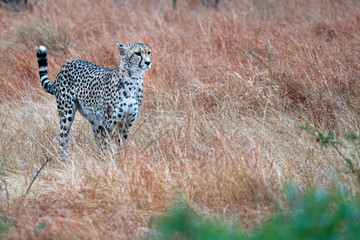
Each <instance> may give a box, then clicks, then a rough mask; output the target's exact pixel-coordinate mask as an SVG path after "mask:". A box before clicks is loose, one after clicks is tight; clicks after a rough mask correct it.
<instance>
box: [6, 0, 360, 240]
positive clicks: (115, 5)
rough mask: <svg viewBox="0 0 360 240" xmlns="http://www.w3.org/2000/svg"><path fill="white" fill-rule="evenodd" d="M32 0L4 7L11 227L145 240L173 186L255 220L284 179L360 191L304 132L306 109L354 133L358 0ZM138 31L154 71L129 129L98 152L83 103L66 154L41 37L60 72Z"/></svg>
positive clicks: (201, 203) (206, 206) (172, 196)
mask: <svg viewBox="0 0 360 240" xmlns="http://www.w3.org/2000/svg"><path fill="white" fill-rule="evenodd" d="M28 2H29V3H28V4H27V5H24V4H20V6H19V11H17V12H16V11H8V10H6V9H5V8H0V31H1V34H0V52H1V54H0V72H1V74H0V111H1V115H0V157H1V158H0V159H1V170H0V172H1V173H4V174H2V177H1V180H0V183H1V184H0V186H1V188H0V216H2V217H5V218H7V219H10V221H11V224H10V230H9V232H8V233H7V234H6V235H4V236H3V237H4V238H5V239H20V238H21V239H77V238H81V239H140V238H147V237H148V236H149V234H150V233H151V226H152V223H153V222H154V219H155V218H156V217H157V216H159V215H160V214H162V213H164V212H165V211H166V209H167V208H168V207H169V206H171V205H172V203H173V202H174V201H175V200H176V199H177V198H179V197H181V198H183V199H185V200H186V201H187V202H188V203H189V204H190V206H191V207H192V208H193V209H194V210H195V211H197V212H198V213H200V214H204V215H205V216H209V217H219V218H222V219H225V220H226V221H228V222H230V223H237V222H239V223H240V224H241V225H243V226H245V227H249V228H252V227H254V226H256V225H258V224H259V223H260V221H261V220H262V219H264V218H266V217H267V214H268V213H269V212H270V210H271V209H272V208H273V207H274V206H275V205H281V204H283V203H284V202H286V197H285V195H284V184H286V183H289V182H291V183H294V184H297V185H298V186H300V187H301V188H307V187H317V186H321V187H325V188H328V189H333V188H335V187H342V188H344V189H347V190H349V191H351V192H352V193H353V194H356V193H358V192H359V188H358V186H357V185H356V181H355V178H354V177H353V176H352V175H349V174H345V173H344V172H343V171H339V170H338V169H339V168H342V166H343V162H341V160H339V159H338V158H336V157H334V154H333V152H332V151H331V150H327V151H326V152H324V151H323V150H322V149H321V148H320V147H319V146H318V145H317V143H316V142H315V141H313V139H311V138H310V135H309V134H308V133H306V132H303V131H300V130H299V128H298V125H300V124H302V123H304V122H305V121H306V120H307V119H311V120H312V121H314V122H316V123H318V124H319V128H320V129H322V130H324V131H326V130H327V129H330V128H331V129H333V130H334V132H335V136H336V137H337V138H341V137H342V136H343V133H344V132H345V131H356V132H358V131H359V127H360V122H359V119H360V97H359V96H360V2H359V1H357V0H343V1H340V0H317V1H310V0H305V1H296V0H288V1H285V0H280V1H275V0H252V1H251V0H247V1H246V0H232V1H231V0H220V2H219V6H218V10H215V9H214V8H211V7H209V8H206V7H205V6H203V5H202V4H201V1H200V0H183V1H178V6H177V9H176V10H173V9H172V1H171V0H159V1H155V0H146V1H145V0H133V1H131V0H124V1H120V0H113V1H111V0H104V1H95V0H89V1H85V0H77V1H70V0H54V1H45V0H38V1H35V0H34V1H31V0H30V1H28ZM138 41H143V42H145V43H147V44H148V45H150V46H151V47H152V50H153V67H152V69H151V70H150V71H148V72H146V73H145V74H144V102H143V105H142V108H141V111H140V113H139V117H138V119H137V120H136V124H135V125H134V126H133V128H132V129H131V132H130V139H129V141H128V142H127V144H126V145H125V146H119V145H117V144H115V143H113V144H111V146H110V149H109V150H108V151H107V150H101V149H99V148H98V147H97V145H96V143H95V140H94V138H93V136H92V132H91V129H90V126H89V124H88V122H87V121H86V120H85V119H83V118H82V116H81V115H80V114H77V115H76V120H75V122H74V124H73V127H72V131H71V137H70V147H69V150H68V159H67V161H60V159H58V158H57V157H56V151H57V149H58V131H59V125H58V121H59V120H58V115H57V110H56V104H55V98H54V97H53V96H51V95H49V94H47V93H46V92H45V91H44V90H43V89H42V87H41V85H40V79H39V76H38V67H37V62H36V56H35V51H36V49H37V46H39V45H41V44H42V45H45V46H46V47H47V48H48V60H49V66H48V69H49V76H50V80H51V81H53V80H54V79H55V76H56V74H57V73H58V71H59V70H60V67H61V66H62V65H63V64H64V63H65V62H66V61H70V60H76V59H83V60H88V61H90V62H93V63H95V64H98V65H103V66H106V67H112V66H115V65H116V64H118V63H119V59H120V57H119V54H118V52H117V49H116V46H115V43H117V42H119V43H121V44H126V43H130V42H138ZM53 155H54V156H55V157H54V159H53V160H51V161H50V162H49V164H47V165H46V166H45V168H44V169H43V170H42V171H41V172H40V174H39V176H38V177H37V179H36V181H35V182H34V184H33V186H32V188H31V189H30V191H29V193H28V194H27V195H26V196H24V194H25V191H26V189H27V187H28V186H29V184H30V182H31V180H32V179H33V177H34V176H35V174H36V172H37V170H38V169H39V168H40V166H41V165H42V164H43V163H44V161H45V160H46V159H47V158H49V157H51V156H53ZM5 186H6V188H7V189H5Z"/></svg>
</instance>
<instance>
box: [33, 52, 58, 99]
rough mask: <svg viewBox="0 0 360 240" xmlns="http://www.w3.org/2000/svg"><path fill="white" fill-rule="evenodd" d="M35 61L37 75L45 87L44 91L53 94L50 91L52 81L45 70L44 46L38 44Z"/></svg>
mask: <svg viewBox="0 0 360 240" xmlns="http://www.w3.org/2000/svg"><path fill="white" fill-rule="evenodd" d="M36 56H37V62H38V64H39V75H40V81H41V85H42V86H43V88H44V89H45V91H46V92H48V93H50V94H54V93H53V91H52V85H53V84H52V83H51V82H50V80H49V76H48V72H47V65H48V63H47V57H46V47H44V46H40V47H39V48H38V50H37V52H36Z"/></svg>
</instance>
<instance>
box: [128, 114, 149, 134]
mask: <svg viewBox="0 0 360 240" xmlns="http://www.w3.org/2000/svg"><path fill="white" fill-rule="evenodd" d="M149 118H150V116H149V117H147V118H146V119H145V120H144V121H142V122H141V123H140V125H139V126H138V127H137V128H136V130H135V131H134V133H133V134H132V135H131V138H132V137H133V136H134V135H135V133H137V131H138V130H139V129H140V128H141V126H142V125H143V124H144V123H145V122H146V121H147V120H148V119H149Z"/></svg>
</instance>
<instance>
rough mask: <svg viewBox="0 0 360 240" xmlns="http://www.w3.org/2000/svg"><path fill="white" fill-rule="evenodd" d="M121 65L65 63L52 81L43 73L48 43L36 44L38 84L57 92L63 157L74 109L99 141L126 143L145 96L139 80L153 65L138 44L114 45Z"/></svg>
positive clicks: (103, 143)
mask: <svg viewBox="0 0 360 240" xmlns="http://www.w3.org/2000/svg"><path fill="white" fill-rule="evenodd" d="M116 46H117V49H118V51H119V53H120V56H121V58H120V64H119V65H117V66H115V67H112V68H106V67H102V66H98V65H95V64H93V63H90V62H88V61H84V60H75V61H71V62H67V63H66V64H64V65H63V66H62V67H61V70H60V72H59V73H58V74H57V76H56V78H55V81H54V82H53V83H51V82H50V80H49V77H48V71H47V65H48V64H47V54H46V47H44V46H39V47H38V50H37V53H36V55H37V62H38V65H39V75H40V82H41V85H42V87H43V88H44V89H45V91H46V92H48V93H50V94H52V95H55V97H56V103H57V109H58V114H59V118H60V139H59V144H60V147H59V152H60V154H61V155H66V149H67V147H68V140H69V135H70V128H71V125H72V123H73V121H74V118H75V113H76V111H79V112H80V114H81V115H82V116H83V117H85V118H86V119H87V120H88V121H89V122H90V126H91V129H92V131H93V133H94V136H95V139H96V141H97V143H98V144H99V145H101V146H102V147H106V146H107V145H108V141H109V139H110V138H115V139H116V140H118V141H119V142H120V143H124V142H125V140H126V139H127V137H128V133H129V130H130V127H131V126H132V125H133V124H134V121H135V119H136V117H137V115H138V112H139V108H140V106H141V103H142V98H143V78H142V75H143V73H144V72H145V71H147V70H149V69H150V68H151V53H152V52H151V48H150V47H149V46H148V45H147V44H145V43H142V42H138V43H129V44H127V45H122V44H119V43H117V44H116Z"/></svg>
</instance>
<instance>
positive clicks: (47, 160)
mask: <svg viewBox="0 0 360 240" xmlns="http://www.w3.org/2000/svg"><path fill="white" fill-rule="evenodd" d="M53 158H54V156H52V157H51V158H47V159H46V161H45V162H44V164H42V165H41V167H40V168H39V170H38V171H37V172H36V174H35V176H34V178H33V180H32V181H31V183H30V185H29V186H28V188H27V189H26V192H25V194H24V196H23V198H25V196H26V195H27V194H28V192H29V191H30V188H31V186H32V185H33V183H34V182H35V180H36V178H37V176H38V175H39V174H40V172H41V170H42V169H43V168H44V167H45V165H46V164H47V163H48V162H50V161H51V160H52V159H53Z"/></svg>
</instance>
